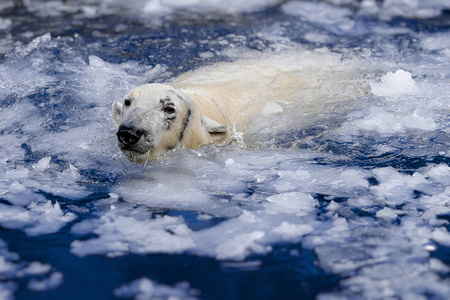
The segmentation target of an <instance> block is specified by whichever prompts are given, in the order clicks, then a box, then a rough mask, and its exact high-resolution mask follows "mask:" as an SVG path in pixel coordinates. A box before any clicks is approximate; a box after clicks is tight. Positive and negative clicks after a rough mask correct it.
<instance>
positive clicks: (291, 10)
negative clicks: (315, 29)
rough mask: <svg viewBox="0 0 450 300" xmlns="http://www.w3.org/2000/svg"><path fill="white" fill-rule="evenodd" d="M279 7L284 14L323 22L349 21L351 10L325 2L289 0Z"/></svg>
mask: <svg viewBox="0 0 450 300" xmlns="http://www.w3.org/2000/svg"><path fill="white" fill-rule="evenodd" d="M281 9H282V10H283V12H284V13H285V14H288V15H294V16H299V17H302V18H303V19H305V20H306V21H309V22H314V23H323V24H338V23H342V22H347V21H349V19H348V17H349V16H351V15H352V11H351V10H350V9H347V8H343V7H339V6H335V5H332V4H328V3H325V2H317V3H312V2H297V1H290V2H288V3H286V4H284V5H283V6H281Z"/></svg>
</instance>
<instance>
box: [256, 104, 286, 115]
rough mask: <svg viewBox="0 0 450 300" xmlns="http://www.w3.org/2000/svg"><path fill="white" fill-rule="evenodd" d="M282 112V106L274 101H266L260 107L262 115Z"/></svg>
mask: <svg viewBox="0 0 450 300" xmlns="http://www.w3.org/2000/svg"><path fill="white" fill-rule="evenodd" d="M282 112H283V107H282V106H281V105H280V104H278V103H276V102H267V103H266V104H265V105H264V106H263V108H262V109H261V114H262V115H274V114H279V113H282Z"/></svg>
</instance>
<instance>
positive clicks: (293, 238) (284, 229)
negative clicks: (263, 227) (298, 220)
mask: <svg viewBox="0 0 450 300" xmlns="http://www.w3.org/2000/svg"><path fill="white" fill-rule="evenodd" d="M313 231H314V227H312V226H311V225H308V224H291V223H289V222H282V223H281V225H280V226H278V227H276V228H274V229H273V232H275V233H278V234H281V236H282V238H283V239H284V240H288V241H290V242H298V241H299V238H301V237H302V236H304V235H306V234H309V233H311V232H313Z"/></svg>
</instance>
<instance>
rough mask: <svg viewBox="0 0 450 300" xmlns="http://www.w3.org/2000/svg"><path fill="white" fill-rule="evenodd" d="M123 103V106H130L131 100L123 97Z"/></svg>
mask: <svg viewBox="0 0 450 300" xmlns="http://www.w3.org/2000/svg"><path fill="white" fill-rule="evenodd" d="M123 104H124V105H125V106H130V105H131V100H130V99H125V100H124V101H123Z"/></svg>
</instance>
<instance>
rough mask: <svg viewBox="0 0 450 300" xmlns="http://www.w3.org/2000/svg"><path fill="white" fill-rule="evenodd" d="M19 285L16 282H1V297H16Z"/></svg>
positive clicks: (8, 298)
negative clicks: (15, 293)
mask: <svg viewBox="0 0 450 300" xmlns="http://www.w3.org/2000/svg"><path fill="white" fill-rule="evenodd" d="M17 287H18V285H17V284H16V283H14V282H11V281H8V282H0V299H5V300H12V299H14V292H15V291H16V290H17Z"/></svg>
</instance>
